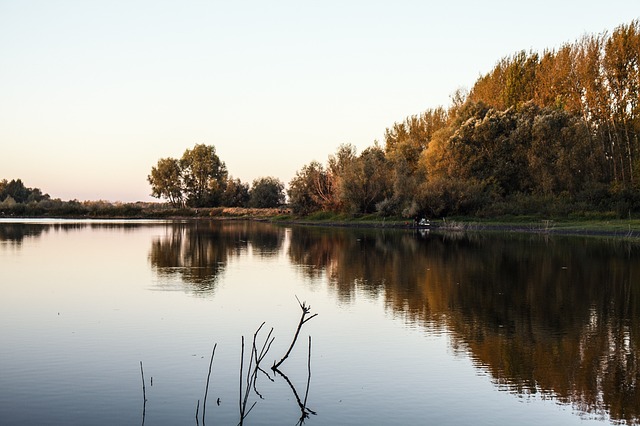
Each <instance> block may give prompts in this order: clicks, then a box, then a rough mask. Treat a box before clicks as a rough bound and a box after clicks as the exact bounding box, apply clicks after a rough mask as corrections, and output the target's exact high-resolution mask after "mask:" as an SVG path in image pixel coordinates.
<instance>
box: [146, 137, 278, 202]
mask: <svg viewBox="0 0 640 426" xmlns="http://www.w3.org/2000/svg"><path fill="white" fill-rule="evenodd" d="M147 180H148V182H149V184H150V185H151V190H152V192H151V195H152V196H154V197H156V198H164V199H166V200H168V202H169V203H170V204H171V205H172V206H173V207H177V208H180V207H185V206H186V207H218V206H225V207H257V208H270V207H279V206H281V205H282V204H284V202H285V193H284V183H282V182H281V181H280V180H279V179H277V178H275V177H271V176H268V177H262V178H258V179H255V180H254V181H253V184H252V186H251V187H249V184H247V183H244V182H242V181H241V180H240V179H237V178H236V179H234V178H233V177H232V176H230V175H229V173H228V171H227V167H226V165H225V163H224V162H223V161H222V160H220V158H219V157H218V155H217V154H216V149H215V147H214V146H213V145H205V144H196V145H195V146H194V147H193V148H192V149H187V150H186V151H185V152H184V154H182V157H181V158H180V159H176V158H171V157H168V158H161V159H160V160H158V163H157V164H156V165H155V166H154V167H152V168H151V174H149V176H148V177H147Z"/></svg>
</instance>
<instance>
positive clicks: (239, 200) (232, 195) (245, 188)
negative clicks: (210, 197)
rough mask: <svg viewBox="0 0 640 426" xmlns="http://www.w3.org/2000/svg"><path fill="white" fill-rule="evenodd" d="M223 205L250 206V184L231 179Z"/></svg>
mask: <svg viewBox="0 0 640 426" xmlns="http://www.w3.org/2000/svg"><path fill="white" fill-rule="evenodd" d="M221 204H222V205H223V206H226V207H246V206H247V205H248V204H249V184H247V183H244V182H241V181H240V179H233V178H231V177H230V178H229V179H228V180H227V184H226V187H225V189H224V193H223V194H222V202H221Z"/></svg>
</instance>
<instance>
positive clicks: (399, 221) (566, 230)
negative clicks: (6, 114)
mask: <svg viewBox="0 0 640 426" xmlns="http://www.w3.org/2000/svg"><path fill="white" fill-rule="evenodd" d="M3 217H4V218H67V219H189V218H199V219H244V220H261V221H270V222H274V223H283V224H285V223H291V224H303V225H314V226H344V227H368V228H414V227H415V222H414V220H413V219H407V218H402V217H383V216H380V215H378V214H369V215H352V214H345V213H332V212H316V213H313V214H311V215H308V216H304V217H298V216H294V215H293V214H292V213H291V211H290V210H289V209H286V208H274V209H257V208H239V207H215V208H173V207H170V206H168V205H166V204H161V203H108V202H102V201H98V202H94V201H91V202H76V201H71V202H64V203H58V204H56V203H52V204H51V205H44V204H43V203H38V204H32V205H29V204H15V205H13V206H10V207H7V206H3V208H0V218H3ZM429 229H430V230H432V231H434V232H526V233H544V234H575V235H603V236H615V237H623V238H633V239H636V238H640V219H637V218H627V219H619V218H616V217H615V215H613V214H606V213H604V214H599V215H589V216H577V217H561V218H546V217H542V216H532V215H529V216H503V217H499V218H477V217H449V218H447V217H445V218H438V219H431V220H430V226H429Z"/></svg>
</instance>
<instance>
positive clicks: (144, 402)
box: [140, 361, 147, 426]
mask: <svg viewBox="0 0 640 426" xmlns="http://www.w3.org/2000/svg"><path fill="white" fill-rule="evenodd" d="M140 375H141V376H142V426H144V418H145V415H146V414H147V389H146V387H145V385H144V370H143V369H142V361H140Z"/></svg>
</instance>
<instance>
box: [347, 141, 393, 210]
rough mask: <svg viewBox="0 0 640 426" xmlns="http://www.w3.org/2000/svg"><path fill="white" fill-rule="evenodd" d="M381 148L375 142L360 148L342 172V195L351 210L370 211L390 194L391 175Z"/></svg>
mask: <svg viewBox="0 0 640 426" xmlns="http://www.w3.org/2000/svg"><path fill="white" fill-rule="evenodd" d="M389 172H390V168H389V163H388V162H387V160H386V158H385V156H384V151H383V150H382V148H380V146H378V145H377V144H375V145H374V146H372V147H369V148H367V149H365V150H364V151H362V154H360V156H359V157H358V158H357V160H354V161H353V162H352V163H351V164H350V165H349V166H348V167H346V168H345V170H344V171H343V173H342V176H341V181H342V186H341V196H342V199H343V202H344V204H345V206H347V207H348V208H349V210H350V211H351V212H352V213H373V212H374V211H375V207H376V204H377V203H379V202H381V201H383V200H384V199H386V198H388V197H389V196H390V194H391V175H390V173H389Z"/></svg>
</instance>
